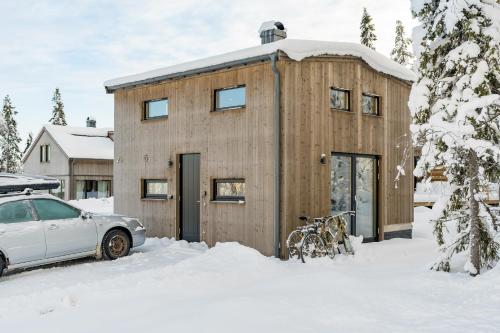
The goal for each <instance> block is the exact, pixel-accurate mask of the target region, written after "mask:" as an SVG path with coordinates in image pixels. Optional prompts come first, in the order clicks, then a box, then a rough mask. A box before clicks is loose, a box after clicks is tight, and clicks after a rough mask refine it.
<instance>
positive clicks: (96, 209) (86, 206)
mask: <svg viewBox="0 0 500 333" xmlns="http://www.w3.org/2000/svg"><path fill="white" fill-rule="evenodd" d="M69 203H70V204H72V205H74V206H76V207H78V208H80V209H82V210H84V211H86V212H89V213H107V214H112V213H113V197H111V198H102V199H94V198H92V199H81V200H70V201H69Z"/></svg>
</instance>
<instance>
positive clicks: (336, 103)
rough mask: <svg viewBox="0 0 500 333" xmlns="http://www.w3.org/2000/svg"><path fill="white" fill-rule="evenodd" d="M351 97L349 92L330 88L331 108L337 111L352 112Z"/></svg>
mask: <svg viewBox="0 0 500 333" xmlns="http://www.w3.org/2000/svg"><path fill="white" fill-rule="evenodd" d="M349 97H350V91H349V90H346V89H338V88H330V107H331V108H332V109H336V110H342V111H350V109H351V107H350V102H349Z"/></svg>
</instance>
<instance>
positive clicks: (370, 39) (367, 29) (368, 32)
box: [359, 8, 377, 50]
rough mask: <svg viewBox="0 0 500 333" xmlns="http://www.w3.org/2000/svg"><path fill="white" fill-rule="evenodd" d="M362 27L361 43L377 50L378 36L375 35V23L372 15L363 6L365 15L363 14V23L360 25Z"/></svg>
mask: <svg viewBox="0 0 500 333" xmlns="http://www.w3.org/2000/svg"><path fill="white" fill-rule="evenodd" d="M359 28H360V29H361V35H360V38H361V44H363V45H365V46H368V47H369V48H371V49H374V50H375V45H374V43H375V41H376V40H377V36H375V25H374V24H373V22H372V17H371V16H370V14H368V11H367V10H366V8H363V16H361V24H360V26H359Z"/></svg>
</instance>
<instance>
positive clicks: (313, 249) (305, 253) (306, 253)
mask: <svg viewBox="0 0 500 333" xmlns="http://www.w3.org/2000/svg"><path fill="white" fill-rule="evenodd" d="M325 255H326V247H325V242H324V241H323V239H321V237H319V236H318V235H317V234H307V235H306V236H305V237H304V241H303V242H302V246H301V247H300V258H301V259H302V262H303V263H305V262H306V259H305V258H306V257H307V258H308V259H312V258H316V257H323V256H325Z"/></svg>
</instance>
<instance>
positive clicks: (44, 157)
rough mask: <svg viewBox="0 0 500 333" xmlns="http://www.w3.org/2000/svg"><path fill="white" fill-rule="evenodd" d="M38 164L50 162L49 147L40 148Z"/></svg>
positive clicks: (42, 146)
mask: <svg viewBox="0 0 500 333" xmlns="http://www.w3.org/2000/svg"><path fill="white" fill-rule="evenodd" d="M40 162H50V145H41V146H40Z"/></svg>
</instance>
